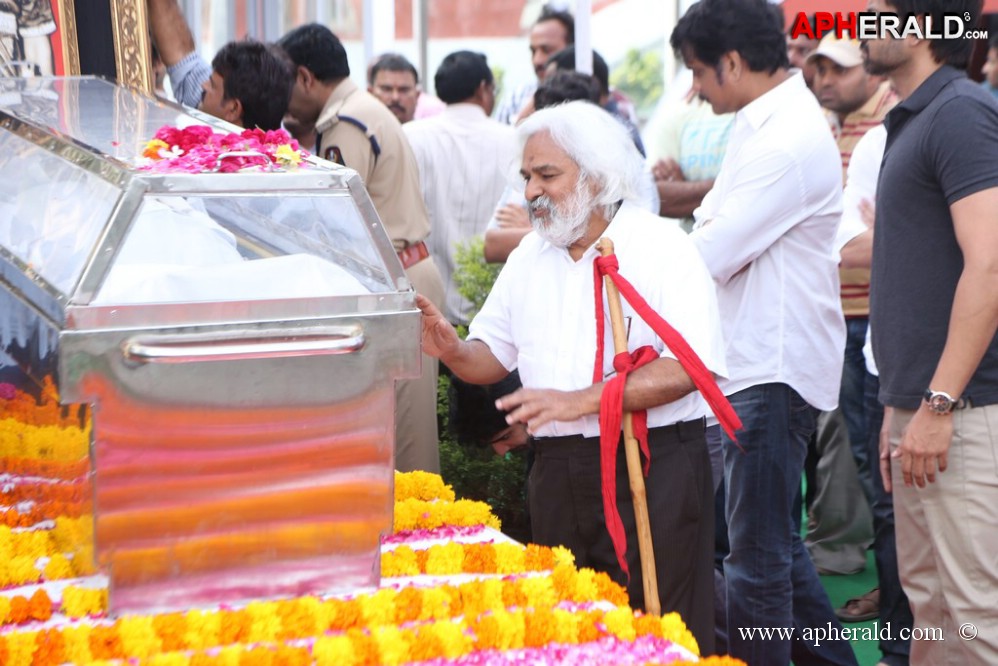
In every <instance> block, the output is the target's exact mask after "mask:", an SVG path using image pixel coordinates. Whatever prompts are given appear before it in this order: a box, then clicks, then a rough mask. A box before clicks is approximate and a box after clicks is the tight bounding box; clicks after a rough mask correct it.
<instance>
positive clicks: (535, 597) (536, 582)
mask: <svg viewBox="0 0 998 666" xmlns="http://www.w3.org/2000/svg"><path fill="white" fill-rule="evenodd" d="M518 584H519V586H520V589H521V590H523V594H524V596H525V597H526V598H527V603H526V606H527V608H542V607H544V608H550V607H553V606H554V605H556V604H557V603H558V594H557V593H556V592H555V589H554V581H552V580H551V578H550V577H548V576H529V577H527V578H522V579H520V580H519V581H518Z"/></svg>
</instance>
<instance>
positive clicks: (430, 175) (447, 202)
mask: <svg viewBox="0 0 998 666" xmlns="http://www.w3.org/2000/svg"><path fill="white" fill-rule="evenodd" d="M434 84H435V86H436V91H437V95H438V96H439V97H440V99H442V100H443V101H444V102H446V103H447V107H446V108H445V109H444V110H443V112H442V113H440V114H439V115H436V116H434V117H432V118H427V119H425V120H416V121H413V122H410V123H406V124H405V125H403V126H402V129H403V130H404V131H405V134H406V138H408V139H409V145H411V146H412V152H413V154H414V155H415V156H416V163H417V164H418V165H419V180H420V187H421V189H422V192H423V201H425V202H426V210H427V212H428V213H429V215H430V237H429V239H427V244H428V245H429V247H430V254H431V255H432V256H433V260H434V261H435V262H436V264H437V266H438V267H439V268H440V275H441V277H442V278H443V281H444V289H445V299H446V301H445V308H444V312H445V313H446V315H447V318H448V319H449V320H450V321H451V322H452V323H454V324H467V323H468V315H469V313H470V309H471V304H470V303H469V302H468V300H467V299H465V298H463V297H462V296H461V294H460V293H458V290H457V285H456V284H455V282H454V271H455V270H456V269H457V261H456V253H457V247H458V245H459V244H461V243H465V242H467V241H469V240H471V239H472V238H474V237H475V236H481V235H482V234H484V233H485V228H486V227H487V226H488V223H489V220H490V219H491V217H492V211H493V209H494V208H495V206H496V203H498V201H499V197H500V196H501V195H502V192H503V189H504V188H505V186H506V182H507V179H508V177H509V175H510V166H511V165H512V162H513V153H514V152H515V150H516V139H515V137H514V133H513V128H512V127H509V126H508V125H503V124H501V123H499V122H496V121H495V120H492V119H491V118H489V114H491V113H492V107H493V106H494V104H495V82H494V81H493V78H492V71H491V70H490V69H489V65H488V62H487V61H486V59H485V56H483V55H482V54H480V53H472V52H471V51H457V52H455V53H451V54H450V55H448V56H447V57H446V58H444V60H443V62H442V63H441V64H440V68H439V69H438V70H437V73H436V76H435V77H434Z"/></svg>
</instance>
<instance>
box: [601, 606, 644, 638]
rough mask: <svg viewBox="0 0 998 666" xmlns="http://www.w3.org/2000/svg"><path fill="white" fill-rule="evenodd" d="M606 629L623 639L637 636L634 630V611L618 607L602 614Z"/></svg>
mask: <svg viewBox="0 0 998 666" xmlns="http://www.w3.org/2000/svg"><path fill="white" fill-rule="evenodd" d="M603 623H604V624H605V625H606V630H607V631H608V632H610V633H611V634H613V635H614V636H616V637H617V638H619V639H620V640H623V641H633V640H634V639H635V638H637V632H635V631H634V612H633V611H632V610H631V609H630V608H626V607H618V608H614V609H613V610H612V611H609V612H608V613H607V614H606V615H604V616H603Z"/></svg>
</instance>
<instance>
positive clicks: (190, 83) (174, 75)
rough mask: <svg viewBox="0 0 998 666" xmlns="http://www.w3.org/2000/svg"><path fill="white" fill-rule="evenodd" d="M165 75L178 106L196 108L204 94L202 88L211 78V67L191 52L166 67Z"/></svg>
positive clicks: (195, 53) (194, 52)
mask: <svg viewBox="0 0 998 666" xmlns="http://www.w3.org/2000/svg"><path fill="white" fill-rule="evenodd" d="M166 73H167V74H168V75H169V76H170V85H171V86H172V87H173V98H174V99H176V100H177V102H178V103H179V104H183V105H184V106H190V107H194V108H197V106H198V105H199V104H200V103H201V96H202V94H203V93H204V89H203V88H202V86H203V85H204V82H205V81H207V80H208V79H210V78H211V65H209V64H208V63H207V62H206V61H205V59H204V58H202V57H201V56H199V55H198V54H197V52H196V51H191V52H190V53H188V54H187V55H185V56H184V57H183V58H182V59H181V60H180V62H178V63H177V64H175V65H173V66H172V67H168V68H167V69H166Z"/></svg>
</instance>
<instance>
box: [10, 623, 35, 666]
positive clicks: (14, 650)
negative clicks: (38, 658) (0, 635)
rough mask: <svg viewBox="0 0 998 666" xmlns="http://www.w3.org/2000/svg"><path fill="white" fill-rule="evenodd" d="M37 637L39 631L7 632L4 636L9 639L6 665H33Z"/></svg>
mask: <svg viewBox="0 0 998 666" xmlns="http://www.w3.org/2000/svg"><path fill="white" fill-rule="evenodd" d="M37 637H38V632H37V631H15V632H12V633H9V634H5V635H4V638H6V639H7V659H6V661H5V662H4V664H5V666H31V660H32V657H33V656H34V653H35V640H36V639H37Z"/></svg>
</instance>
